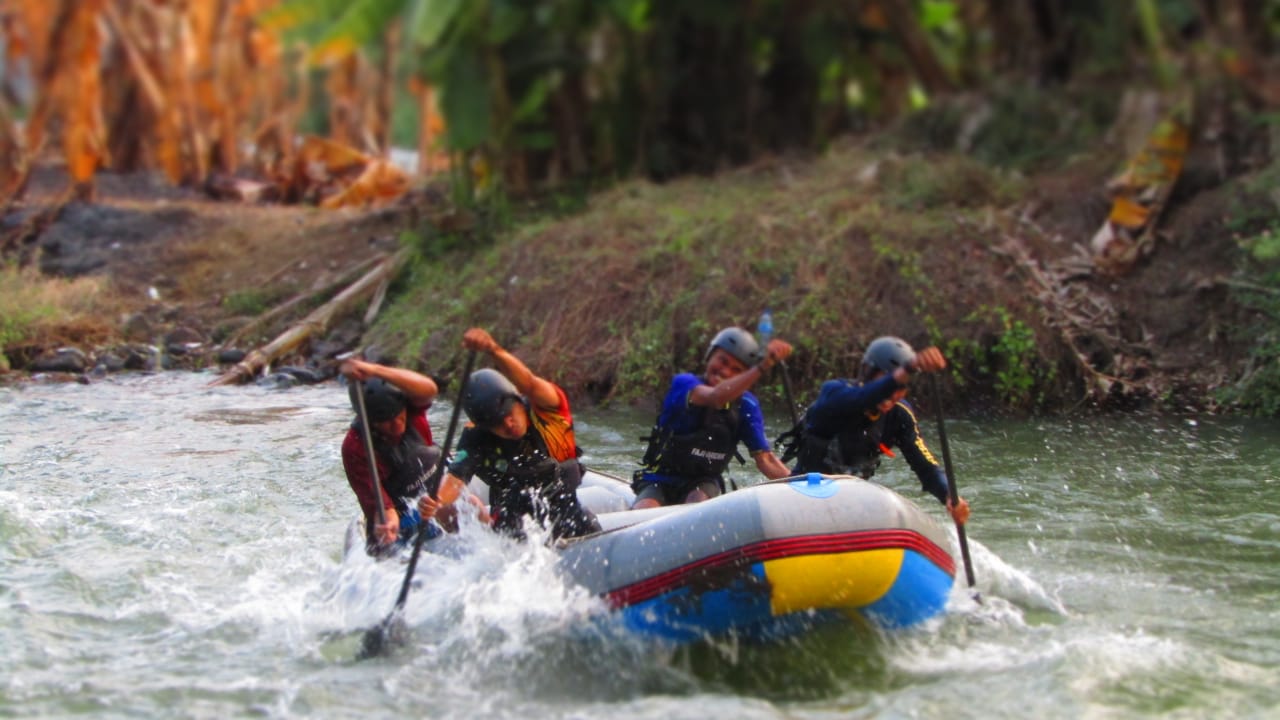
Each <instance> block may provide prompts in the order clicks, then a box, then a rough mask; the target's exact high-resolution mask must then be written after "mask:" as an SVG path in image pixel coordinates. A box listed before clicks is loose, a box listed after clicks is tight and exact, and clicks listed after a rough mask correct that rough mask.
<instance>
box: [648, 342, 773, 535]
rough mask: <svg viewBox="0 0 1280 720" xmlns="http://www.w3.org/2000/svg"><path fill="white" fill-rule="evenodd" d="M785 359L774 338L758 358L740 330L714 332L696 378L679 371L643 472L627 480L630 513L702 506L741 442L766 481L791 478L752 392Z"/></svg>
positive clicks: (718, 487) (717, 489) (717, 490)
mask: <svg viewBox="0 0 1280 720" xmlns="http://www.w3.org/2000/svg"><path fill="white" fill-rule="evenodd" d="M790 354H791V345H790V344H789V343H787V342H785V341H783V340H778V339H776V338H775V339H773V340H770V341H769V344H768V347H767V349H766V352H764V353H761V352H760V345H759V343H757V342H756V339H755V338H754V337H753V336H752V335H751V333H749V332H747V331H746V330H743V329H742V328H739V327H728V328H725V329H723V330H721V331H720V332H719V333H717V334H716V336H715V337H714V338H712V340H711V344H710V345H709V346H708V347H707V352H706V355H705V356H704V357H703V362H705V363H706V368H705V369H704V370H703V373H702V377H698V376H697V375H694V374H693V373H680V374H678V375H676V376H675V377H674V378H672V379H671V388H670V389H669V390H668V391H667V395H666V398H665V399H664V400H663V401H662V410H661V412H660V413H659V414H658V420H657V423H656V424H655V425H654V427H653V430H652V431H651V432H650V433H649V446H648V448H646V450H645V454H644V458H643V459H642V460H641V461H640V463H641V465H642V466H643V467H642V468H641V469H640V470H637V471H636V473H635V477H634V478H633V479H634V483H633V487H634V488H635V490H636V501H635V503H634V504H633V505H632V508H634V509H637V510H638V509H642V508H650V507H658V506H660V505H673V504H678V503H693V502H701V501H703V500H707V499H709V498H713V497H715V496H717V495H719V494H721V493H723V492H724V471H725V469H726V468H728V466H729V461H730V460H732V459H733V457H734V456H735V454H736V453H737V449H738V443H739V442H741V443H742V444H744V445H746V446H747V450H748V451H749V452H750V453H751V457H752V459H753V460H755V463H756V467H757V468H758V469H759V470H760V472H762V473H764V475H765V477H767V478H769V479H770V480H776V479H778V478H782V477H786V476H788V475H790V474H791V473H790V472H788V470H787V467H786V465H784V464H783V463H782V461H781V460H779V459H778V457H777V456H776V455H774V454H773V451H772V449H771V448H770V445H769V440H768V438H767V437H766V436H765V432H764V414H763V413H762V412H761V410H760V402H759V401H758V400H756V397H755V395H752V394H751V392H750V389H751V387H752V386H753V385H755V383H756V381H758V380H759V379H760V378H761V377H762V376H763V375H764V374H765V373H767V372H768V371H769V370H770V368H772V367H773V366H774V365H776V364H778V363H780V362H782V361H783V360H786V359H787V356H789V355H790Z"/></svg>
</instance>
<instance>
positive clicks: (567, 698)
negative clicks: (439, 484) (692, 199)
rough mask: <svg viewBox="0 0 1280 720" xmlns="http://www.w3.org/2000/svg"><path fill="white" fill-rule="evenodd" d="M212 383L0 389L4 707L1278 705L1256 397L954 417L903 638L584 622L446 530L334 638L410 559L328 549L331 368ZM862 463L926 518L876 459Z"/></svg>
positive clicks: (472, 532)
mask: <svg viewBox="0 0 1280 720" xmlns="http://www.w3.org/2000/svg"><path fill="white" fill-rule="evenodd" d="M210 379H212V376H209V375H200V374H186V373H172V374H163V375H154V376H119V377H112V378H109V379H107V380H103V381H100V382H97V383H95V384H93V385H77V384H65V385H25V386H21V387H14V388H4V389H0V647H2V648H3V653H2V654H0V717H17V718H64V717H104V718H234V717H268V718H357V717H358V718H396V717H430V718H474V717H485V718H488V719H493V720H498V719H503V718H583V719H589V720H605V719H607V720H623V719H624V718H625V719H630V718H651V719H652V720H671V719H673V718H707V717H723V718H726V719H728V718H735V719H736V718H788V719H793V718H795V719H800V718H991V717H996V718H1000V717H1008V718H1024V717H1039V718H1111V717H1114V718H1130V717H1171V718H1276V717H1280V423H1277V422H1274V421H1269V422H1268V421H1242V420H1230V421H1228V420H1220V419H1215V418H1210V417H1195V418H1192V417H1182V418H1168V417H1166V418H1148V417H1123V418H1083V419H1074V420H1057V419H1055V420H1038V419H1032V420H1019V421H1012V420H970V419H966V420H962V419H948V420H947V428H948V431H949V435H950V438H951V446H952V453H953V458H954V461H955V466H956V471H957V475H958V480H959V486H960V488H961V492H962V493H963V494H964V495H965V496H966V497H967V498H968V499H969V500H970V502H971V503H972V506H973V517H972V520H971V522H970V524H969V526H968V536H969V540H970V543H971V547H972V550H973V560H974V566H975V571H976V576H977V583H978V585H977V589H978V590H979V591H980V593H981V598H982V602H981V603H980V604H979V603H977V602H975V601H974V600H973V597H972V596H971V594H970V593H968V592H967V591H966V590H965V589H964V588H963V580H961V582H960V583H958V585H959V587H957V589H956V590H955V592H953V595H952V598H951V602H950V604H949V606H948V612H947V613H946V615H945V616H944V617H942V618H940V619H938V620H937V621H935V622H931V623H928V624H927V625H926V626H925V627H923V628H918V629H914V630H911V631H909V632H905V633H901V634H897V635H879V634H875V633H873V632H871V631H868V630H865V629H857V628H853V627H850V628H848V629H833V630H829V631H826V632H823V633H818V634H815V635H813V636H809V637H806V638H804V639H802V640H799V641H794V642H788V643H784V644H776V645H770V646H752V645H741V644H738V643H735V642H732V641H729V640H725V641H720V642H714V643H707V644H703V645H698V646H695V647H692V648H685V649H672V648H668V647H662V646H657V645H654V644H652V643H645V642H642V641H639V640H637V639H635V638H631V637H628V636H626V635H625V634H621V633H618V632H609V631H607V630H598V631H590V632H589V631H586V630H585V629H586V628H590V627H592V626H593V621H594V620H595V619H598V618H599V617H600V616H601V614H602V613H603V612H604V611H603V607H602V605H601V603H600V601H598V600H597V599H595V598H592V597H589V596H588V595H586V594H585V593H584V592H583V591H582V590H581V588H577V587H573V586H571V585H567V584H566V583H565V581H564V580H562V579H560V576H559V575H557V574H556V572H555V570H554V561H555V558H554V555H553V553H552V551H550V550H547V549H545V548H543V547H541V546H540V545H538V544H537V543H529V544H527V545H522V546H516V545H513V544H510V543H509V542H507V541H504V540H501V539H499V538H496V537H494V536H492V535H490V534H488V533H486V532H485V531H484V530H483V529H481V528H478V527H474V526H470V525H469V526H467V527H464V529H463V534H464V536H467V537H468V539H469V541H470V542H471V543H472V544H473V545H474V546H475V550H474V552H472V553H469V554H467V555H466V556H465V557H462V558H447V557H437V556H431V555H424V557H423V561H422V563H421V564H420V566H419V569H418V573H417V577H418V578H419V579H420V581H421V582H420V583H419V584H418V585H417V586H415V588H414V590H413V592H412V593H411V594H410V597H409V601H408V604H407V606H406V619H407V620H408V623H409V625H410V628H411V635H410V637H409V639H408V642H407V643H406V645H405V646H403V647H401V648H399V649H397V650H396V652H394V653H392V654H391V655H389V656H387V657H381V658H377V659H374V660H368V661H359V662H358V661H356V660H354V659H353V657H354V654H355V651H356V648H357V646H358V643H359V638H360V636H361V634H362V632H363V630H364V629H365V628H368V627H370V626H372V625H374V624H376V623H377V622H379V621H380V620H381V619H382V618H383V617H384V616H385V615H386V613H387V612H388V611H389V610H390V608H391V607H392V605H393V604H394V601H395V596H396V593H397V592H398V591H399V587H400V582H401V580H402V578H403V568H402V567H400V566H396V565H395V564H394V563H382V564H375V563H373V562H372V561H370V560H368V559H367V558H365V557H364V556H363V555H359V556H355V555H353V556H350V557H344V555H343V553H342V540H343V533H344V530H345V528H346V526H347V524H348V522H349V521H350V520H351V518H352V517H353V516H354V515H355V512H356V504H355V500H354V497H353V496H352V494H351V492H350V490H349V489H348V488H347V486H346V481H345V479H344V477H343V474H342V468H341V462H340V458H339V442H340V438H341V436H342V434H343V432H344V431H345V428H346V427H347V425H348V423H349V422H350V421H351V411H350V409H349V407H348V406H347V395H346V392H345V390H344V389H342V388H341V387H339V386H337V385H336V384H333V383H330V384H325V385H319V386H313V387H295V388H288V389H272V388H266V387H253V386H251V387H238V388H216V389H211V388H208V387H206V383H208V381H209V380H210ZM448 412H449V404H448V403H447V402H441V403H439V404H438V407H436V408H433V410H432V413H431V420H432V423H433V425H434V426H435V427H436V428H437V434H438V436H439V437H440V438H443V435H444V433H443V429H444V427H445V425H446V424H447V421H448ZM926 412H927V410H926ZM651 421H652V418H651V417H649V416H648V414H647V413H638V412H635V411H620V410H609V411H605V410H596V409H592V408H586V409H580V410H578V412H577V422H578V426H579V428H580V430H579V442H580V444H581V445H582V446H583V448H584V449H585V450H586V452H587V457H586V458H585V460H586V461H587V462H588V464H590V465H592V466H593V467H595V468H597V469H600V470H603V471H606V472H611V473H614V474H618V475H629V474H630V472H631V470H632V468H633V467H634V464H635V462H636V459H637V457H638V456H639V454H640V450H641V448H640V442H639V440H638V439H637V438H638V436H640V435H641V434H643V433H645V432H646V431H647V429H648V426H649V424H650V422H651ZM772 429H773V430H775V431H776V430H778V429H780V428H772ZM935 429H936V428H935V426H934V424H933V422H928V423H926V424H925V433H926V437H927V439H928V441H929V442H930V443H931V444H932V445H933V446H934V449H935V451H936V450H937V449H938V446H937V435H936V432H935ZM774 434H776V432H775V433H774ZM734 472H735V475H736V476H737V480H738V482H739V483H740V484H750V483H753V482H756V481H758V480H759V478H758V477H757V476H755V473H754V470H751V471H750V472H748V469H746V468H744V469H740V470H735V471H734ZM876 480H877V481H880V482H882V483H884V484H886V485H888V486H889V487H891V488H893V489H895V490H897V491H898V492H900V493H902V494H903V495H904V496H906V497H908V498H910V499H911V500H913V501H916V502H917V503H918V504H920V505H921V506H922V507H924V508H925V509H926V511H927V512H929V513H931V514H936V516H937V517H938V518H939V519H942V518H943V515H944V513H943V511H942V508H941V507H940V506H939V505H938V504H937V503H936V501H934V500H933V499H932V498H931V497H929V496H927V495H924V494H923V493H921V492H920V488H919V485H918V483H917V482H916V481H915V480H914V478H913V477H912V476H911V475H910V473H909V471H908V470H907V468H906V467H905V463H904V462H902V461H901V460H889V461H887V463H886V465H885V469H884V471H883V472H882V474H881V475H878V476H877V478H876Z"/></svg>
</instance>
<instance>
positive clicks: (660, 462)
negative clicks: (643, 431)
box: [640, 400, 742, 478]
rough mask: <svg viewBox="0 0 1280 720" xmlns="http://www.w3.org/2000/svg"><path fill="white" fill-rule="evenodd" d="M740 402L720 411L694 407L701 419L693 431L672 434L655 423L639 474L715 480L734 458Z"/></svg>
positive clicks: (736, 448) (739, 420)
mask: <svg viewBox="0 0 1280 720" xmlns="http://www.w3.org/2000/svg"><path fill="white" fill-rule="evenodd" d="M741 408H742V402H741V400H735V401H734V402H732V403H730V404H729V405H727V406H726V407H723V408H714V409H713V408H709V407H698V408H697V409H696V410H697V412H699V413H701V415H702V417H701V418H700V421H699V423H698V427H697V429H695V430H693V431H692V432H687V433H681V434H678V435H677V434H676V433H674V432H672V431H671V430H670V429H669V428H664V427H662V426H661V425H659V424H657V423H655V424H654V426H653V429H652V430H650V431H649V437H648V438H645V439H646V440H647V441H648V443H649V444H648V446H647V447H646V448H645V451H644V457H643V458H641V460H640V463H641V464H642V465H643V466H644V468H643V470H642V471H641V472H642V473H643V472H651V473H656V474H660V475H675V476H679V477H686V478H697V477H710V478H719V477H720V476H721V475H723V474H724V471H725V469H726V468H728V467H729V461H730V460H732V459H733V458H734V457H736V456H737V450H738V426H739V425H740V424H741V422H742V409H741Z"/></svg>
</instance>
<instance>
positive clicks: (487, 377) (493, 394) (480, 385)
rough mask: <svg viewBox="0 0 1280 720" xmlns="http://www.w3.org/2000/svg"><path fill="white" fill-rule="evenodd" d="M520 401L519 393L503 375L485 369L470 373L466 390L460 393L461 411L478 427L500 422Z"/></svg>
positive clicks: (490, 369) (491, 369)
mask: <svg viewBox="0 0 1280 720" xmlns="http://www.w3.org/2000/svg"><path fill="white" fill-rule="evenodd" d="M519 399H520V392H519V391H517V390H516V386H515V385H513V384H511V381H510V380H508V379H507V378H506V376H505V375H503V374H502V373H500V372H498V371H497V370H494V369H493V368H485V369H483V370H477V371H475V372H473V373H471V377H470V378H469V379H468V380H467V389H466V390H464V391H463V392H462V409H463V410H466V411H467V417H468V418H471V422H473V423H475V424H476V425H477V426H479V427H491V426H493V425H497V424H498V423H499V422H502V418H504V417H506V416H507V413H508V412H510V411H511V406H512V405H514V404H515V403H516V401H518V400H519Z"/></svg>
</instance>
